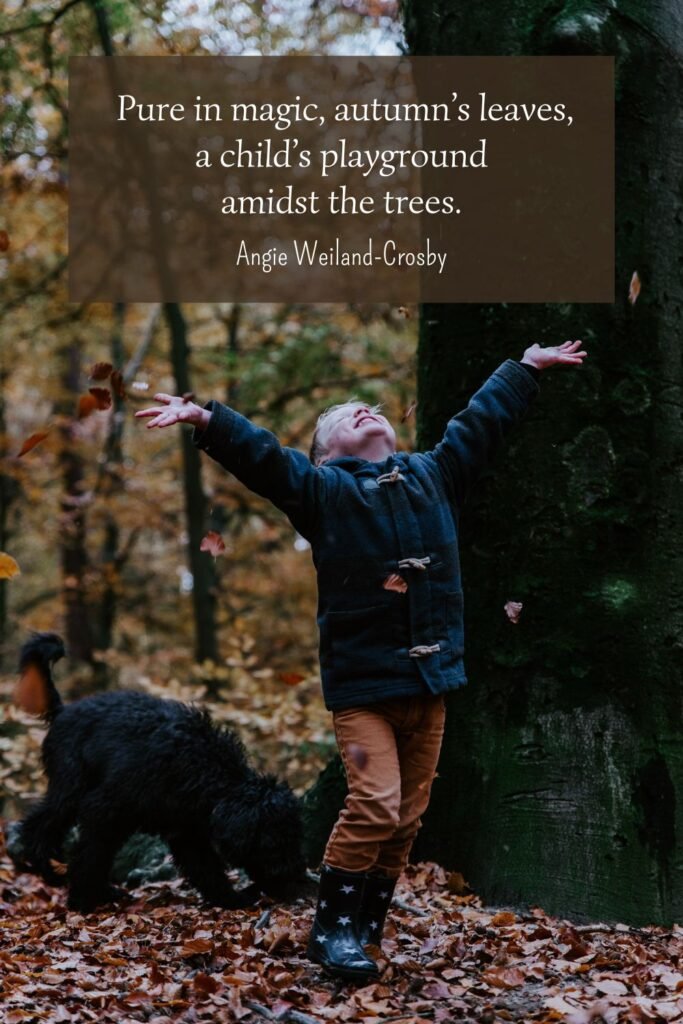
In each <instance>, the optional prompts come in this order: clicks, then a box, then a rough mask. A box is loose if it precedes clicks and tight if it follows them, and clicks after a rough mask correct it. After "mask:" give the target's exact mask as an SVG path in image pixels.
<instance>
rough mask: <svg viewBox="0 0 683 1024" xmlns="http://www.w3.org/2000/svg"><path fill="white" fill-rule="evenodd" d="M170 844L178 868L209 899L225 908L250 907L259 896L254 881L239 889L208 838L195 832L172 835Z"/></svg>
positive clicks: (215, 904) (208, 900) (217, 905)
mask: <svg viewBox="0 0 683 1024" xmlns="http://www.w3.org/2000/svg"><path fill="white" fill-rule="evenodd" d="M168 841H169V846H170V847H171V853H172V854H173V860H174V861H175V863H176V867H177V868H178V871H179V872H180V873H181V874H182V875H183V876H184V877H185V878H186V879H187V881H188V882H190V884H191V885H193V886H194V888H195V889H198V890H199V892H200V893H201V895H202V896H203V897H204V899H205V900H207V902H209V903H212V904H213V905H214V906H216V907H224V908H225V909H226V910H236V909H238V908H240V907H250V906H252V905H253V904H254V903H255V902H256V899H257V898H258V895H259V890H258V888H257V887H256V886H255V885H250V886H247V888H246V889H241V890H240V891H239V892H236V891H235V890H234V889H233V887H232V885H231V884H230V880H229V879H228V878H227V877H226V874H225V869H224V867H223V864H222V863H221V861H220V859H219V857H218V855H217V854H216V852H215V851H214V849H213V847H212V846H211V844H210V843H209V842H208V840H206V839H202V838H200V837H198V836H194V835H179V834H176V835H174V836H170V837H169V840H168Z"/></svg>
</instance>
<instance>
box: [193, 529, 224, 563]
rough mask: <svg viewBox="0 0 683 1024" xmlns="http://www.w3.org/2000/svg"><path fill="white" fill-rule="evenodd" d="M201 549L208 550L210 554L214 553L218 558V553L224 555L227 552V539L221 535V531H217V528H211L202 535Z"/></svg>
mask: <svg viewBox="0 0 683 1024" xmlns="http://www.w3.org/2000/svg"><path fill="white" fill-rule="evenodd" d="M199 550H200V551H208V552H209V554H210V555H213V556H214V558H216V557H217V556H218V555H222V554H223V553H224V552H225V541H224V540H223V538H222V537H221V535H220V533H216V531H215V530H209V531H208V532H207V533H205V534H204V536H203V537H202V542H201V544H200V545H199Z"/></svg>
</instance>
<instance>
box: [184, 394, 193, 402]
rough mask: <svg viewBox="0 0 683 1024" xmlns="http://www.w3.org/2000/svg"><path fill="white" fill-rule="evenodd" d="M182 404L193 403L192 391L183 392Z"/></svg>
mask: <svg viewBox="0 0 683 1024" xmlns="http://www.w3.org/2000/svg"><path fill="white" fill-rule="evenodd" d="M183 402H185V403H187V402H194V391H185V392H184V393H183Z"/></svg>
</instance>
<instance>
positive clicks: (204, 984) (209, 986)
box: [193, 971, 221, 996]
mask: <svg viewBox="0 0 683 1024" xmlns="http://www.w3.org/2000/svg"><path fill="white" fill-rule="evenodd" d="M193 984H194V987H195V988H196V989H199V991H200V992H205V993H206V994H207V995H209V996H212V995H213V994H214V992H218V990H219V988H220V987H221V984H220V982H219V981H216V979H215V978H212V977H211V975H210V974H204V973H203V971H199V972H198V973H197V974H195V976H194V979H193Z"/></svg>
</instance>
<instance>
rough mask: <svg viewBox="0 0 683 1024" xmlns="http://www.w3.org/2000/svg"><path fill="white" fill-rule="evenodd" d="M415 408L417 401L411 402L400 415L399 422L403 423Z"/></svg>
mask: <svg viewBox="0 0 683 1024" xmlns="http://www.w3.org/2000/svg"><path fill="white" fill-rule="evenodd" d="M416 409H417V402H411V403H410V405H409V406H408V408H407V409H406V411H405V412H404V413H403V415H402V416H401V423H405V422H406V421H407V420H409V419H410V417H411V416H412V415H413V413H414V412H415V410H416Z"/></svg>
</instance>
